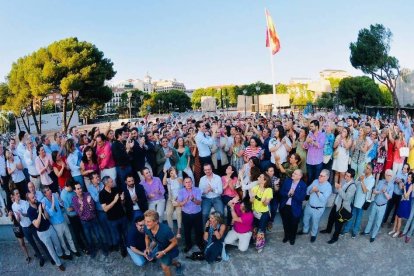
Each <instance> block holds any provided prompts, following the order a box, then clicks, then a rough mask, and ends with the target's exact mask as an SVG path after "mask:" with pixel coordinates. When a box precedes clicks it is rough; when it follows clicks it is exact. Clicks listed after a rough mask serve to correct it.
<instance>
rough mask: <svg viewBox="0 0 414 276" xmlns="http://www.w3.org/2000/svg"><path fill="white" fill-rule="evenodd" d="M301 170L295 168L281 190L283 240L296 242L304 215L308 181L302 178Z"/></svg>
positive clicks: (291, 242) (292, 243) (280, 208)
mask: <svg viewBox="0 0 414 276" xmlns="http://www.w3.org/2000/svg"><path fill="white" fill-rule="evenodd" d="M302 177H303V173H302V171H301V170H295V171H294V172H293V174H292V177H291V178H287V179H286V180H285V182H284V183H283V185H282V188H281V190H280V196H281V197H282V199H281V202H280V207H279V210H280V216H281V217H282V222H283V230H284V232H285V236H284V238H283V242H284V243H285V242H287V241H289V243H290V244H291V245H294V244H295V240H296V232H297V231H298V225H299V221H300V218H301V216H302V202H303V200H304V199H305V196H306V188H307V186H306V183H305V182H303V180H302Z"/></svg>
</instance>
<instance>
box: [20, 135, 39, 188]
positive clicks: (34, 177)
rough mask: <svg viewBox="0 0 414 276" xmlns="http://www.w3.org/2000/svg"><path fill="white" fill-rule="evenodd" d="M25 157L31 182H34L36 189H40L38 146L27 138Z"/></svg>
mask: <svg viewBox="0 0 414 276" xmlns="http://www.w3.org/2000/svg"><path fill="white" fill-rule="evenodd" d="M23 158H24V161H25V163H26V165H27V170H28V172H29V175H30V182H32V183H33V184H34V185H35V187H36V190H39V189H40V184H41V183H40V174H39V172H38V171H37V169H36V164H35V161H36V158H37V154H36V148H35V147H34V146H33V142H32V140H30V139H27V140H26V149H25V151H24V155H23Z"/></svg>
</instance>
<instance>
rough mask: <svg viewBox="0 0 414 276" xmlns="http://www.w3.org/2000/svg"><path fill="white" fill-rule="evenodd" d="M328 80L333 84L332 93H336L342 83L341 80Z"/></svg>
mask: <svg viewBox="0 0 414 276" xmlns="http://www.w3.org/2000/svg"><path fill="white" fill-rule="evenodd" d="M327 80H328V81H329V83H330V84H331V89H332V92H334V91H336V90H337V89H338V88H339V83H340V82H341V79H338V78H327Z"/></svg>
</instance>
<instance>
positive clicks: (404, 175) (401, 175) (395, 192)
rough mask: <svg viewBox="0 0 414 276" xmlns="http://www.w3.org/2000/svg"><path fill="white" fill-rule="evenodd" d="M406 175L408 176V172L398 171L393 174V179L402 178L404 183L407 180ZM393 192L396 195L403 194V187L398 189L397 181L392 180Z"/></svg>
mask: <svg viewBox="0 0 414 276" xmlns="http://www.w3.org/2000/svg"><path fill="white" fill-rule="evenodd" d="M407 177H408V173H403V172H399V173H397V175H396V176H395V180H397V179H400V180H402V182H403V183H405V182H407ZM394 194H396V195H402V194H403V189H400V184H399V183H398V182H397V181H395V182H394Z"/></svg>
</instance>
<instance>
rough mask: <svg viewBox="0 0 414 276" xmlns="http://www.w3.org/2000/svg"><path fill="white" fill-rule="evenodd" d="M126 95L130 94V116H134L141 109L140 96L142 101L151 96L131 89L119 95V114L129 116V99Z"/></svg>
mask: <svg viewBox="0 0 414 276" xmlns="http://www.w3.org/2000/svg"><path fill="white" fill-rule="evenodd" d="M128 93H131V113H132V116H136V115H137V113H138V110H140V109H141V105H142V102H141V96H143V100H146V99H149V98H150V97H151V96H150V95H149V94H148V93H145V92H143V91H141V90H138V89H133V90H129V91H126V92H125V93H123V94H122V95H121V101H120V103H119V111H120V112H119V113H128V114H129V99H128Z"/></svg>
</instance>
